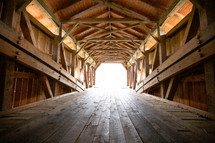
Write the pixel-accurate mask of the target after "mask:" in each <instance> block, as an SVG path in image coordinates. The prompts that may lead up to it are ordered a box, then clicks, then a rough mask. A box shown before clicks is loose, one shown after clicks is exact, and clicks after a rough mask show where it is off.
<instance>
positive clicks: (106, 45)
mask: <svg viewBox="0 0 215 143" xmlns="http://www.w3.org/2000/svg"><path fill="white" fill-rule="evenodd" d="M91 43H93V44H97V45H101V47H111V48H117V49H126V48H123V47H119V46H114V45H111V44H103V43H96V42H91ZM93 49H98V47H95V48H92V50H93Z"/></svg>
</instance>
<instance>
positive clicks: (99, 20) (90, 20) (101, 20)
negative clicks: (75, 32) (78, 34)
mask: <svg viewBox="0 0 215 143" xmlns="http://www.w3.org/2000/svg"><path fill="white" fill-rule="evenodd" d="M140 22H143V23H149V22H146V21H142V20H139V19H135V18H84V19H74V20H68V21H64V22H63V23H64V24H74V23H140Z"/></svg>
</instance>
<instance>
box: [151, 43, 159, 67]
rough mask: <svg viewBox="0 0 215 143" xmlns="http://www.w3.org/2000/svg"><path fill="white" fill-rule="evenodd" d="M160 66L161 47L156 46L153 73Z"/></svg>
mask: <svg viewBox="0 0 215 143" xmlns="http://www.w3.org/2000/svg"><path fill="white" fill-rule="evenodd" d="M158 66H159V45H156V47H155V53H154V57H153V63H152V71H154V69H156V68H157V67H158Z"/></svg>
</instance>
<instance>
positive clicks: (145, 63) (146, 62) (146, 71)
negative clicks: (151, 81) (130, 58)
mask: <svg viewBox="0 0 215 143" xmlns="http://www.w3.org/2000/svg"><path fill="white" fill-rule="evenodd" d="M144 69H145V76H146V77H147V76H148V75H149V53H148V52H146V53H145V58H144Z"/></svg>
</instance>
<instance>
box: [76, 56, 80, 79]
mask: <svg viewBox="0 0 215 143" xmlns="http://www.w3.org/2000/svg"><path fill="white" fill-rule="evenodd" d="M75 63H76V64H75V73H76V75H75V77H76V78H77V79H78V80H81V79H80V77H81V76H80V74H81V71H80V64H79V63H80V62H79V57H76V61H75Z"/></svg>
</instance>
